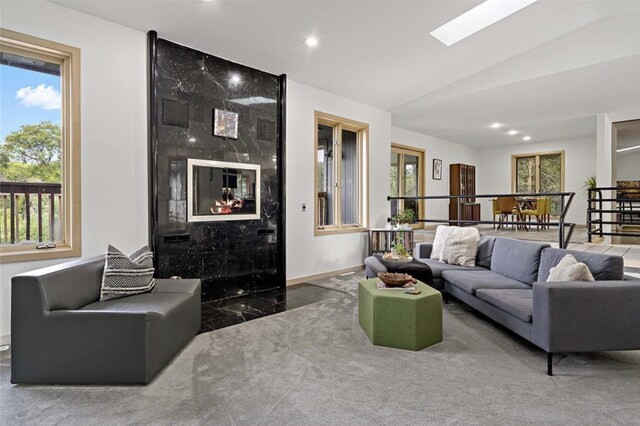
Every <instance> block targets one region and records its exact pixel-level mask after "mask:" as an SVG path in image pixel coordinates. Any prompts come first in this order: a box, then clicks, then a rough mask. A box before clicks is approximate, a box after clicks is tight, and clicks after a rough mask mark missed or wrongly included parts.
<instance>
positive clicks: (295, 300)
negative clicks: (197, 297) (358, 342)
mask: <svg viewBox="0 0 640 426" xmlns="http://www.w3.org/2000/svg"><path fill="white" fill-rule="evenodd" d="M343 296H344V295H343V293H340V292H339V291H335V290H330V289H327V288H324V287H319V286H317V285H312V284H305V283H303V284H296V285H292V286H288V287H287V289H286V291H284V292H283V291H280V290H269V291H263V292H260V293H256V294H252V295H249V296H243V297H234V298H232V299H223V300H212V301H209V302H203V303H202V328H201V329H200V333H206V332H208V331H213V330H218V329H220V328H224V327H229V326H232V325H236V324H240V323H243V322H247V321H251V320H253V319H257V318H262V317H265V316H268V315H273V314H277V313H279V312H284V311H286V310H291V309H296V308H299V307H301V306H306V305H310V304H312V303H317V302H320V301H322V300H326V299H328V298H341V297H343Z"/></svg>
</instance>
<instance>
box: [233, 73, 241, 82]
mask: <svg viewBox="0 0 640 426" xmlns="http://www.w3.org/2000/svg"><path fill="white" fill-rule="evenodd" d="M231 82H232V83H240V76H239V75H238V74H233V75H232V76H231Z"/></svg>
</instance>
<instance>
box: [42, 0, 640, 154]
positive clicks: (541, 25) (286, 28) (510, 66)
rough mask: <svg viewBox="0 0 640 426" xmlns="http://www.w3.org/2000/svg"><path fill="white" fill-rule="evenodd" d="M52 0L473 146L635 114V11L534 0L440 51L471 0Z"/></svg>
mask: <svg viewBox="0 0 640 426" xmlns="http://www.w3.org/2000/svg"><path fill="white" fill-rule="evenodd" d="M53 1H54V2H55V3H58V4H62V5H65V6H68V7H71V8H73V9H77V10H80V11H83V12H86V13H89V14H91V15H95V16H99V17H102V18H104V19H107V20H110V21H113V22H117V23H120V24H123V25H126V26H129V27H131V28H135V29H139V30H142V31H148V30H156V31H158V34H159V36H160V37H162V38H166V39H169V40H173V41H175V42H178V43H182V44H185V45H188V46H191V47H194V48H197V49H200V50H203V51H206V52H209V53H212V54H215V55H218V56H222V57H225V58H228V59H231V60H233V61H236V62H240V63H244V64H247V65H251V66H253V67H257V68H261V69H264V70H266V71H270V72H273V73H276V74H280V73H286V74H287V75H288V76H289V77H290V78H292V79H294V80H297V81H300V82H303V83H306V84H309V85H311V86H315V87H318V88H321V89H324V90H327V91H329V92H332V93H336V94H339V95H342V96H345V97H348V98H351V99H354V100H357V101H361V102H363V103H366V104H369V105H374V106H377V107H380V108H383V109H385V110H389V111H391V112H392V116H393V123H394V125H396V126H399V127H403V128H406V129H410V130H414V131H418V132H421V133H425V134H429V135H433V136H436V137H441V138H443V139H447V140H452V141H455V142H459V143H463V144H466V145H471V146H495V145H504V144H511V143H522V135H523V134H528V135H530V136H531V137H532V142H533V141H538V142H540V141H546V140H554V139H559V138H577V137H586V136H588V137H594V135H595V119H594V115H595V114H598V113H601V112H607V111H614V110H619V109H622V108H625V107H629V106H632V105H640V77H639V76H640V0H599V1H593V0H592V1H580V0H568V1H554V0H541V1H539V2H537V3H535V4H533V5H531V6H529V7H527V8H525V9H523V10H521V11H520V12H517V13H516V14H514V15H512V16H510V17H508V18H506V19H504V20H502V21H500V22H498V23H496V24H494V25H492V26H490V27H488V28H487V29H485V30H483V31H481V32H479V33H477V34H475V35H473V36H471V37H469V38H467V39H465V40H463V41H461V42H459V43H457V44H455V45H453V46H451V47H446V46H445V45H444V44H442V43H440V42H439V41H437V40H436V39H435V38H433V37H432V36H430V35H429V33H430V32H431V31H432V30H434V29H435V28H437V27H439V26H440V25H442V24H444V23H445V22H447V21H449V20H451V19H452V18H454V17H456V16H458V15H460V14H461V13H463V12H465V11H467V10H469V9H470V8H472V7H474V6H475V5H477V4H479V3H481V0H456V1H451V0H445V1H436V0H433V1H364V0H363V1H328V0H327V1H304V0H302V1H301V0H299V1H269V0H263V1H223V0H214V1H211V2H203V1H201V0H193V1H188V0H187V1H176V0H155V1H151V0H91V1H87V0H53ZM309 35H314V36H316V37H318V39H319V40H320V44H319V45H318V46H317V47H316V48H313V49H309V48H307V47H306V46H305V45H304V43H303V40H304V39H305V38H306V37H308V36H309ZM496 121H497V122H501V123H505V124H506V125H507V127H505V128H503V129H500V130H494V129H490V128H489V127H488V125H489V124H490V123H492V122H496ZM511 128H515V129H517V130H519V131H521V132H522V134H519V135H517V136H507V135H505V134H504V131H505V130H508V129H511Z"/></svg>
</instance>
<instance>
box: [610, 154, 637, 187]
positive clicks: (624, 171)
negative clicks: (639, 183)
mask: <svg viewBox="0 0 640 426" xmlns="http://www.w3.org/2000/svg"><path fill="white" fill-rule="evenodd" d="M616 170H617V173H616V175H617V180H640V150H633V151H627V152H619V153H618V162H617V164H616Z"/></svg>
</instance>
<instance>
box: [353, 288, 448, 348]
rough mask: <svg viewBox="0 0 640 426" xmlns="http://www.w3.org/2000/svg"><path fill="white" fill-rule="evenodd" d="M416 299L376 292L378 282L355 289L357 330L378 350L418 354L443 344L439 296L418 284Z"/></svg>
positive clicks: (391, 292) (386, 292)
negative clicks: (386, 348) (406, 350)
mask: <svg viewBox="0 0 640 426" xmlns="http://www.w3.org/2000/svg"><path fill="white" fill-rule="evenodd" d="M415 286H416V288H417V289H419V290H422V293H420V294H418V295H411V294H406V293H405V292H404V291H402V290H385V289H379V288H378V279H377V278H374V279H370V280H364V281H362V282H360V285H359V287H358V318H359V320H360V326H361V327H362V328H363V330H364V332H365V333H366V334H367V337H369V340H371V343H373V344H374V345H378V346H388V347H391V348H399V349H410V350H414V351H419V350H421V349H424V348H426V347H428V346H431V345H434V344H436V343H439V342H442V295H441V294H440V292H439V291H437V290H434V289H433V288H431V287H429V286H428V285H426V284H424V283H421V282H418V283H417V284H416V285H415Z"/></svg>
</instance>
